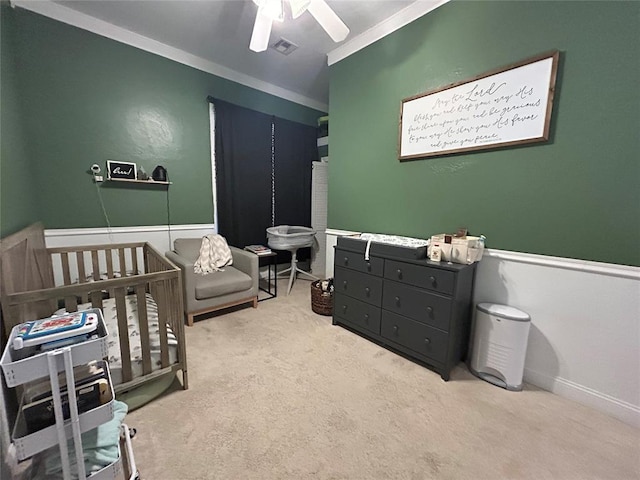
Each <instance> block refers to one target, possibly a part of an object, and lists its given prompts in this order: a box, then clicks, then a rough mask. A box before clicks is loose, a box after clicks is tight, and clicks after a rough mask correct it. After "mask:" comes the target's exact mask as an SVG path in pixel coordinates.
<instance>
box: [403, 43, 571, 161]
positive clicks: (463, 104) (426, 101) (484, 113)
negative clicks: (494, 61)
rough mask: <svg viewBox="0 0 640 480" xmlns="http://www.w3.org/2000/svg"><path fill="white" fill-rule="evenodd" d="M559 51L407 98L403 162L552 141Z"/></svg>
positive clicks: (404, 118)
mask: <svg viewBox="0 0 640 480" xmlns="http://www.w3.org/2000/svg"><path fill="white" fill-rule="evenodd" d="M559 56H560V52H559V51H558V50H554V51H551V52H547V53H543V54H540V55H536V56H535V57H532V58H528V59H526V60H523V61H521V62H517V63H514V64H511V65H507V66H506V67H502V68H498V69H495V70H492V71H490V72H487V73H484V74H482V75H478V76H476V77H474V78H472V79H469V80H464V81H461V82H456V83H453V84H450V85H447V86H445V87H442V88H438V89H435V90H431V91H429V92H426V93H422V94H419V95H415V96H413V97H409V98H405V99H404V100H402V102H401V104H400V125H399V133H398V159H399V160H400V161H405V160H414V159H419V158H428V157H435V156H442V155H447V154H452V153H460V152H468V151H474V150H483V149H491V148H496V147H506V146H512V145H523V144H527V143H535V142H544V141H547V140H548V139H549V125H550V120H551V110H552V107H553V98H554V93H555V84H556V76H557V72H558V59H559Z"/></svg>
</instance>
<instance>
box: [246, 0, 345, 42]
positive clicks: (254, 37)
mask: <svg viewBox="0 0 640 480" xmlns="http://www.w3.org/2000/svg"><path fill="white" fill-rule="evenodd" d="M253 3H255V4H256V5H258V13H257V14H256V21H255V23H254V24H253V33H252V34H251V42H250V43H249V48H250V49H251V50H253V51H254V52H264V51H265V50H266V49H267V47H268V46H269V36H270V35H271V26H272V25H273V21H274V20H276V21H279V22H282V21H283V20H284V3H285V1H284V0H253ZM286 3H288V4H289V7H290V9H291V17H292V18H298V17H299V16H300V15H302V14H303V13H304V12H305V11H308V12H309V13H310V14H311V15H312V16H313V18H315V19H316V21H317V22H318V23H319V24H320V26H321V27H322V28H324V30H325V31H326V32H327V33H328V34H329V36H330V37H331V38H332V39H333V41H334V42H341V41H342V40H344V39H345V38H347V35H349V28H348V27H347V26H346V25H345V24H344V22H343V21H342V20H340V17H338V15H336V13H335V12H334V11H333V10H332V9H331V7H330V6H329V5H327V3H326V2H325V0H287V2H286Z"/></svg>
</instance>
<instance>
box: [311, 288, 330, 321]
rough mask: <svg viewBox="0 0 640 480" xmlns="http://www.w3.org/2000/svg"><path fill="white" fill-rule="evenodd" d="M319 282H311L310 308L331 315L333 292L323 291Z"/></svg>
mask: <svg viewBox="0 0 640 480" xmlns="http://www.w3.org/2000/svg"><path fill="white" fill-rule="evenodd" d="M320 282H321V280H316V281H315V282H312V283H311V310H313V311H314V312H315V313H317V314H319V315H333V293H331V292H323V291H322V288H321V287H320Z"/></svg>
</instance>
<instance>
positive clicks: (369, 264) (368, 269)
mask: <svg viewBox="0 0 640 480" xmlns="http://www.w3.org/2000/svg"><path fill="white" fill-rule="evenodd" d="M370 271H371V262H367V272H370Z"/></svg>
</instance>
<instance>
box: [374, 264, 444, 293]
mask: <svg viewBox="0 0 640 480" xmlns="http://www.w3.org/2000/svg"><path fill="white" fill-rule="evenodd" d="M384 277H385V278H389V279H391V280H395V281H396V282H401V283H406V284H409V285H415V286H416V287H422V288H428V289H429V290H433V291H435V292H440V293H445V294H447V295H452V294H453V286H454V283H455V273H453V272H449V271H446V270H440V269H438V268H431V267H426V266H423V265H412V264H410V263H403V262H396V261H394V260H386V261H385V264H384Z"/></svg>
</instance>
